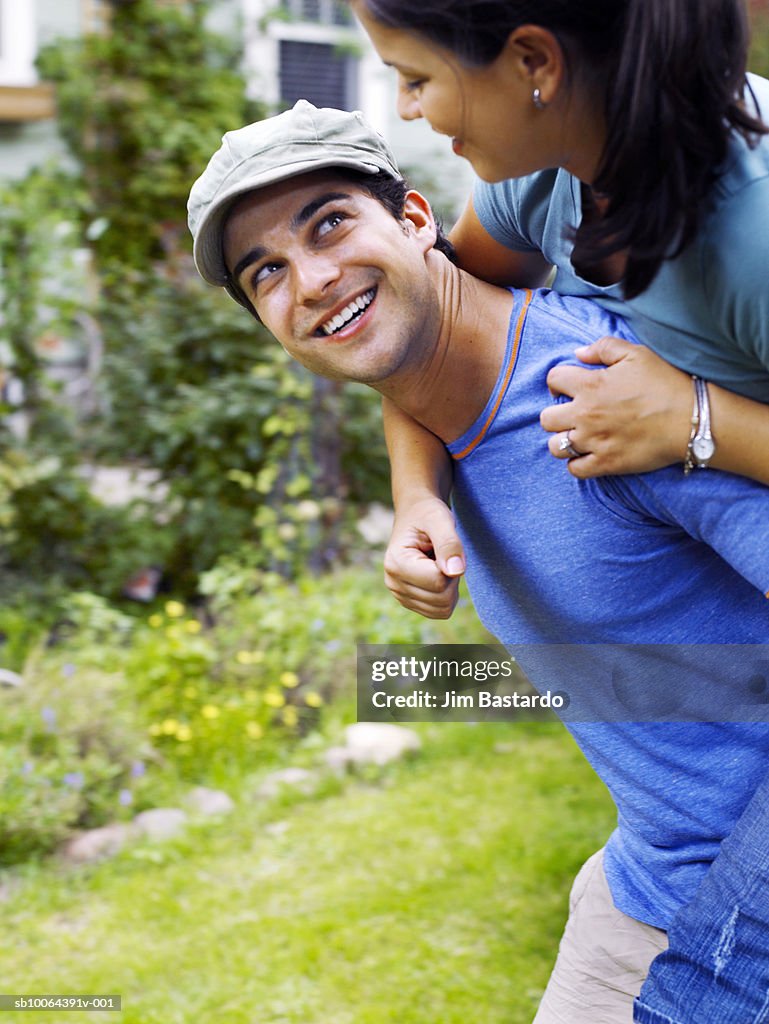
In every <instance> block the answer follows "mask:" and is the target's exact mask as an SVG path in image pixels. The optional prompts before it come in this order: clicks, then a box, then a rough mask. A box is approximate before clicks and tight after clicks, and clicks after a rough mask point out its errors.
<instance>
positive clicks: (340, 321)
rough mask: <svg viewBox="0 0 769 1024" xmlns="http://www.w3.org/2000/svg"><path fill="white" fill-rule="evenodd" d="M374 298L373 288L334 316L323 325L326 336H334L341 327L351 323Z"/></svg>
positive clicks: (322, 328)
mask: <svg viewBox="0 0 769 1024" xmlns="http://www.w3.org/2000/svg"><path fill="white" fill-rule="evenodd" d="M373 298H374V289H373V288H372V289H370V291H367V292H364V293H363V295H359V296H358V298H357V299H353V301H352V302H351V303H349V305H347V306H345V307H344V309H342V310H340V311H339V312H338V313H337V314H336V316H332V317H331V319H330V320H327V321H326V322H325V324H322V325H321V330H322V331H324V332H325V333H326V334H334V333H335V332H336V331H338V330H339V328H340V327H344V325H345V324H346V323H349V322H350V320H352V318H353V317H354V316H355V315H356V314H357V313H362V312H363V310H364V309H365V308H366V306H368V305H370V303H371V300H372V299H373Z"/></svg>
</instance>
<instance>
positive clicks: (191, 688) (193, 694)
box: [182, 686, 198, 700]
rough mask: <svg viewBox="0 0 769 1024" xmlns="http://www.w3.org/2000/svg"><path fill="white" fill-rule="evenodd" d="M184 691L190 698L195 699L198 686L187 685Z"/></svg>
mask: <svg viewBox="0 0 769 1024" xmlns="http://www.w3.org/2000/svg"><path fill="white" fill-rule="evenodd" d="M182 693H183V694H184V696H185V697H187V699H188V700H194V699H195V697H197V695H198V688H197V686H185V687H184V689H183V690H182Z"/></svg>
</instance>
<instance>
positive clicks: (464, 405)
mask: <svg viewBox="0 0 769 1024" xmlns="http://www.w3.org/2000/svg"><path fill="white" fill-rule="evenodd" d="M428 259H429V260H430V261H431V262H430V264H428V265H429V267H430V270H431V273H432V275H433V279H434V281H435V284H436V292H437V298H438V304H439V310H440V313H439V323H438V329H437V331H436V336H435V339H434V343H433V344H432V345H426V346H425V349H424V358H423V359H422V361H421V363H420V364H419V365H418V366H417V367H415V368H412V369H410V370H409V371H408V372H407V373H406V374H405V375H403V376H400V375H399V379H398V380H397V381H392V382H387V383H386V384H384V385H383V386H382V387H381V388H379V390H381V391H382V393H383V394H385V395H387V396H388V397H389V398H391V399H392V401H393V402H395V404H396V405H398V406H400V408H401V409H403V411H404V412H406V413H408V414H409V415H410V416H411V417H412V418H413V419H415V420H417V421H418V422H419V423H421V424H422V425H423V426H425V427H427V429H428V430H431V431H432V432H433V433H434V434H436V435H437V436H438V437H439V438H441V440H442V441H444V442H447V443H448V442H450V441H454V440H456V438H458V437H461V436H462V434H463V433H464V432H465V431H466V430H468V429H469V428H470V427H471V426H472V425H473V423H474V422H475V420H476V419H477V418H478V416H480V414H481V413H482V412H483V409H484V407H485V405H486V402H487V401H488V399H489V396H490V395H491V392H492V391H493V389H494V385H495V384H496V381H497V378H498V376H499V372H500V369H501V366H502V361H503V358H504V354H505V347H506V343H507V333H508V326H509V321H510V315H511V312H512V297H511V295H510V293H509V292H508V291H506V290H505V289H503V288H498V287H496V286H494V285H490V284H486V283H485V282H484V281H479V280H478V279H477V278H475V277H472V276H471V275H470V274H467V273H465V272H464V271H461V270H459V269H458V268H457V267H455V266H453V265H452V264H451V263H449V261H448V260H447V259H446V258H445V257H444V256H442V255H441V254H439V253H431V254H430V255H429V256H428Z"/></svg>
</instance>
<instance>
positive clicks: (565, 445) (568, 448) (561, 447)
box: [558, 429, 585, 459]
mask: <svg viewBox="0 0 769 1024" xmlns="http://www.w3.org/2000/svg"><path fill="white" fill-rule="evenodd" d="M570 433H571V430H570V429H569V430H567V431H566V434H565V436H564V437H562V438H561V440H560V441H559V442H558V451H559V452H566V454H567V455H568V456H569V458H570V459H580V458H582V456H583V455H584V454H585V452H578V451H577V449H576V448H575V447H574V445H573V444H572V443H571V440H570V438H569V434H570Z"/></svg>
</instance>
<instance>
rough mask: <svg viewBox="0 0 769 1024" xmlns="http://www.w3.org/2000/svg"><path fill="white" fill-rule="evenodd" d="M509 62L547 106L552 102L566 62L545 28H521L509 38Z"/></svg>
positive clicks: (522, 80) (506, 46) (506, 54)
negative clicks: (536, 91)
mask: <svg viewBox="0 0 769 1024" xmlns="http://www.w3.org/2000/svg"><path fill="white" fill-rule="evenodd" d="M504 53H505V59H506V60H507V61H508V63H509V66H510V67H511V68H512V70H513V72H514V73H515V74H516V75H517V76H518V77H519V79H520V80H521V82H522V83H523V84H524V85H525V86H526V87H527V88H528V89H529V90H530V91H531V92H532V93H533V92H534V90H535V89H538V90H539V92H538V97H539V101H540V103H541V104H542V105H543V106H547V105H548V104H550V103H552V102H553V100H554V99H555V97H556V94H557V92H558V89H559V88H560V85H561V82H562V81H563V78H564V74H565V70H566V60H565V57H564V52H563V47H562V46H561V44H560V43H559V42H558V40H557V39H556V37H555V36H554V35H553V33H552V32H550V31H549V30H548V29H546V28H542V26H541V25H519V26H518V28H516V29H514V30H513V31H512V32H511V33H510V35H509V36H508V38H507V43H506V45H505V51H504Z"/></svg>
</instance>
